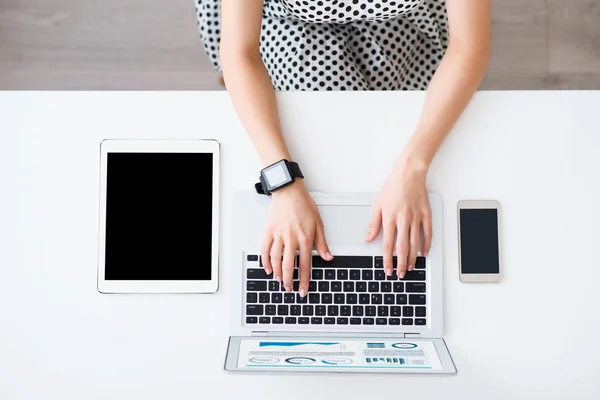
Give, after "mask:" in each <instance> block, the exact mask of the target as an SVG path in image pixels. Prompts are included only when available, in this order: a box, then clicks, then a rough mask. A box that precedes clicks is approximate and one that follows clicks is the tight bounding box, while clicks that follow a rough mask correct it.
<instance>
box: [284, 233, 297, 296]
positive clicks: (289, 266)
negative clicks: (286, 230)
mask: <svg viewBox="0 0 600 400" xmlns="http://www.w3.org/2000/svg"><path fill="white" fill-rule="evenodd" d="M296 249H297V246H296V243H295V242H294V240H293V239H291V238H288V239H287V240H286V241H285V244H284V251H283V267H282V268H283V287H285V291H286V292H291V291H292V289H293V288H294V262H295V259H296Z"/></svg>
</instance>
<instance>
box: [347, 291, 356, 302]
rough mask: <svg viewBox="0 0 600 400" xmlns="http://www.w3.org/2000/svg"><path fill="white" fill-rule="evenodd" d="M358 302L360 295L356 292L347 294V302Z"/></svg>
mask: <svg viewBox="0 0 600 400" xmlns="http://www.w3.org/2000/svg"><path fill="white" fill-rule="evenodd" d="M357 302H358V295H357V294H356V293H348V294H347V295H346V303H347V304H356V303H357Z"/></svg>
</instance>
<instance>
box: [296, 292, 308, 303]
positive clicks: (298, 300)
mask: <svg viewBox="0 0 600 400" xmlns="http://www.w3.org/2000/svg"><path fill="white" fill-rule="evenodd" d="M296 303H297V304H306V303H308V296H306V295H305V296H304V297H302V296H300V293H296Z"/></svg>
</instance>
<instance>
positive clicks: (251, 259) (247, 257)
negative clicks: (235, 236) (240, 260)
mask: <svg viewBox="0 0 600 400" xmlns="http://www.w3.org/2000/svg"><path fill="white" fill-rule="evenodd" d="M246 260H248V261H258V256H257V255H256V254H248V256H246Z"/></svg>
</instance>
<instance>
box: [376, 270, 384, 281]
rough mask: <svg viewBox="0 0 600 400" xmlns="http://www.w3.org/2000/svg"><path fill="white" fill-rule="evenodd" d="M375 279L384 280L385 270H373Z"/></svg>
mask: <svg viewBox="0 0 600 400" xmlns="http://www.w3.org/2000/svg"><path fill="white" fill-rule="evenodd" d="M375 280H376V281H384V280H385V272H383V270H382V269H376V270H375Z"/></svg>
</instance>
